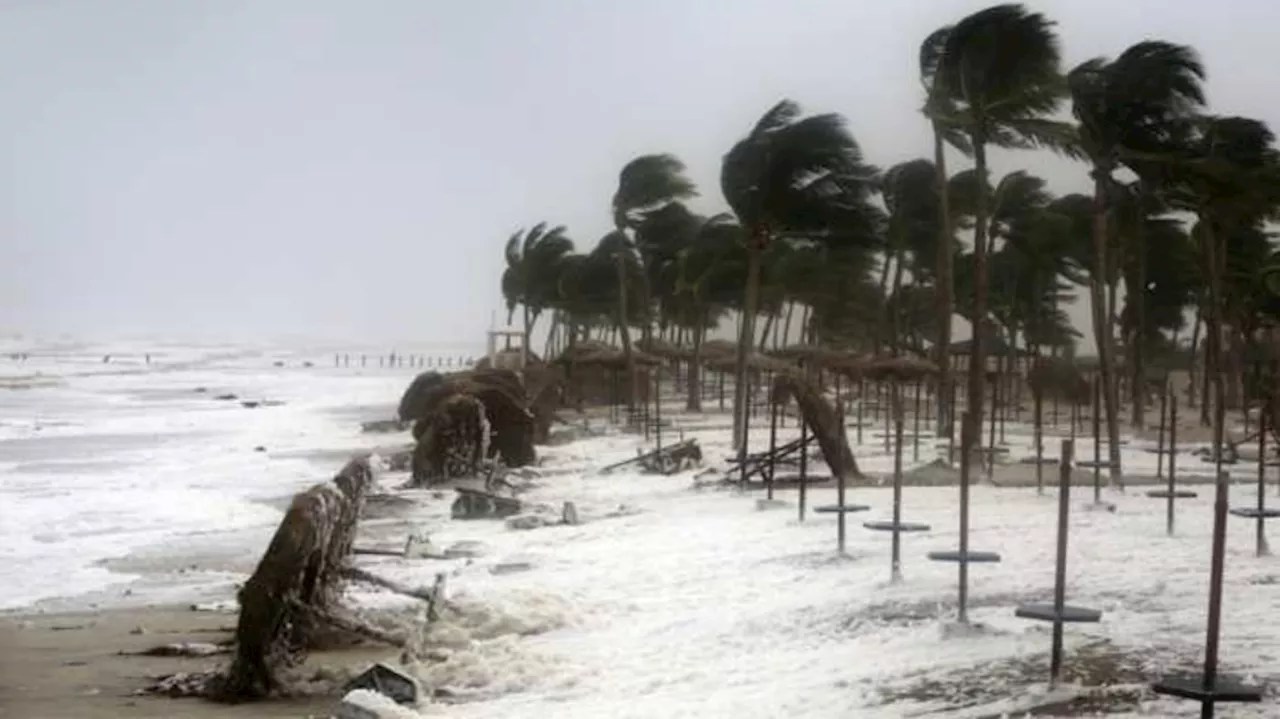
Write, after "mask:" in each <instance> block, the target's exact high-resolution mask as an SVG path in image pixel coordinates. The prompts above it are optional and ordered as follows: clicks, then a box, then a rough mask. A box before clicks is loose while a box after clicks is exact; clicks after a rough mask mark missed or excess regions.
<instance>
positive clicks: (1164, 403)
mask: <svg viewBox="0 0 1280 719" xmlns="http://www.w3.org/2000/svg"><path fill="white" fill-rule="evenodd" d="M1168 404H1169V385H1168V384H1167V383H1166V384H1165V386H1164V392H1163V393H1162V394H1161V395H1160V432H1159V434H1157V435H1156V479H1159V478H1161V477H1163V476H1164V421H1165V412H1166V411H1167V409H1168Z"/></svg>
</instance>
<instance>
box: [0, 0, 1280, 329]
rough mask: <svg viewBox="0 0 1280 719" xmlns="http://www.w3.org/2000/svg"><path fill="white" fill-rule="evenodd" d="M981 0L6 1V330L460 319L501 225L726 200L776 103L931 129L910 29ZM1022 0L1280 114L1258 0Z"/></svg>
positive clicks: (486, 301) (0, 278)
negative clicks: (627, 207) (756, 125)
mask: <svg viewBox="0 0 1280 719" xmlns="http://www.w3.org/2000/svg"><path fill="white" fill-rule="evenodd" d="M987 4H989V3H986V2H965V1H962V0H931V1H926V0H895V1H894V2H866V1H862V2H852V1H850V0H648V1H647V2H643V3H622V2H611V1H607V0H526V1H524V2H520V1H518V0H506V1H498V0H491V1H483V0H475V1H472V2H444V1H433V0H400V1H392V0H381V1H365V2H358V1H356V0H180V1H178V0H27V1H25V2H18V1H16V0H6V1H4V2H0V233H2V238H3V239H0V332H2V331H27V332H35V333H40V334H45V333H51V332H72V333H88V332H92V333H94V334H109V333H137V332H146V333H150V334H163V333H175V332H176V333H181V334H183V335H204V336H209V337H227V336H236V337H244V336H252V337H272V336H280V335H285V334H291V335H308V336H316V337H326V338H339V337H352V338H362V339H375V338H376V339H387V340H390V339H401V340H418V341H440V342H457V341H476V342H478V341H479V340H480V334H481V332H482V330H483V329H484V327H485V326H486V325H487V324H488V322H489V318H490V313H491V312H492V311H494V310H498V309H500V307H501V301H500V297H499V294H498V276H499V273H500V271H501V267H502V260H501V248H502V243H503V240H504V239H505V238H506V236H507V235H508V234H509V233H510V232H511V231H513V230H514V229H516V228H518V227H521V226H524V225H529V224H532V223H534V222H537V221H539V220H543V219H546V220H550V221H552V222H557V223H564V224H567V225H568V226H569V229H570V233H571V235H572V237H573V238H574V239H575V240H576V241H577V243H578V245H579V247H580V248H585V247H589V246H590V245H592V244H594V242H595V241H596V239H598V238H599V236H600V235H601V234H603V233H604V232H605V231H606V230H607V229H608V224H609V214H608V202H609V198H610V195H611V193H612V190H613V185H614V183H615V182H616V179H617V171H618V169H619V168H620V167H621V166H622V164H623V163H624V162H626V161H627V160H629V159H630V158H632V157H634V156H635V155H638V154H642V153H648V152H658V151H663V152H673V153H675V154H677V155H679V156H680V157H681V158H683V159H684V160H685V161H686V162H687V163H688V164H689V166H690V171H691V174H692V176H693V177H694V179H695V180H696V181H697V182H698V184H699V186H700V188H701V189H702V191H703V193H704V197H703V198H702V199H700V200H699V203H698V204H700V205H701V207H702V209H705V210H719V209H721V206H722V201H721V198H720V196H719V189H718V173H719V162H720V157H721V155H722V154H723V152H724V151H725V150H726V149H728V147H729V146H730V145H731V144H732V143H733V142H734V141H735V140H736V139H737V138H738V137H739V136H740V135H741V134H742V133H744V132H745V131H746V130H747V129H748V128H749V126H750V125H751V123H752V122H754V120H755V119H756V118H757V117H758V116H759V114H760V113H761V112H763V111H764V110H765V109H767V108H768V107H769V106H770V105H771V104H773V103H774V102H776V101H777V100H779V99H780V98H782V97H791V98H793V99H795V100H797V101H799V102H800V103H802V105H803V106H804V107H805V108H806V109H807V110H810V111H815V112H816V111H828V110H836V111H839V112H842V113H844V114H845V115H846V116H847V117H848V118H849V120H850V123H851V126H852V129H853V131H854V134H855V135H856V137H857V138H858V140H859V141H860V142H861V143H862V145H863V148H864V150H865V152H866V154H867V156H868V158H869V159H870V160H871V161H873V162H875V163H877V164H880V165H888V164H892V163H894V162H899V161H902V160H906V159H910V158H912V157H916V156H921V155H924V154H926V153H928V152H929V148H930V144H929V137H928V134H927V128H926V126H925V123H924V122H923V120H922V119H921V117H920V116H919V114H918V112H917V108H918V107H919V104H920V91H919V86H918V82H917V78H916V52H917V49H918V47H919V43H920V40H921V39H922V38H923V37H924V36H925V35H926V34H927V33H928V32H929V31H931V30H932V29H934V28H936V27H938V26H939V25H942V24H945V23H947V22H951V21H954V20H956V19H958V18H959V17H961V16H963V15H964V14H966V13H967V12H970V11H972V10H975V9H978V8H980V7H983V6H985V5H987ZM1028 4H1029V5H1031V6H1033V7H1036V8H1038V9H1041V10H1043V11H1044V12H1046V13H1048V14H1049V15H1050V16H1051V17H1053V18H1055V19H1056V20H1058V21H1059V24H1060V27H1059V29H1060V32H1061V34H1062V37H1063V43H1064V51H1065V54H1066V59H1067V61H1068V63H1069V64H1074V63H1075V62H1078V61H1080V60H1083V59H1085V58H1087V57H1090V56H1093V55H1099V54H1106V55H1114V54H1116V53H1117V52H1119V51H1120V50H1122V49H1123V48H1124V47H1126V46H1127V45H1129V44H1131V43H1133V42H1136V41H1138V40H1142V39H1144V38H1160V39H1166V40H1170V41H1174V42H1181V43H1189V44H1192V45H1194V46H1195V47H1197V48H1198V49H1199V50H1200V51H1201V53H1202V55H1203V58H1204V60H1205V62H1206V64H1207V65H1208V68H1209V72H1210V82H1209V89H1210V95H1211V103H1212V106H1213V108H1214V110H1215V111H1217V112H1223V113H1237V114H1248V115H1253V116H1257V117H1261V118H1263V119H1266V120H1269V121H1272V122H1273V123H1274V122H1280V117H1278V116H1280V112H1277V110H1278V109H1280V100H1276V99H1274V95H1273V93H1272V92H1271V90H1272V89H1273V88H1274V87H1275V80H1274V66H1275V65H1276V64H1277V62H1276V61H1277V60H1278V59H1280V49H1278V48H1277V47H1276V45H1277V41H1276V39H1275V28H1276V27H1280V6H1277V5H1275V4H1274V3H1270V2H1264V1H1263V0H1256V1H1254V0H1230V1H1222V2H1217V3H1213V4H1211V5H1209V4H1205V3H1198V2H1184V1H1182V0H1175V1H1170V0H1126V1H1125V2H1116V1H1115V0H1107V1H1105V2H1104V1H1103V0H1063V1H1061V2H1032V3H1028ZM1010 160H1012V163H1013V164H1011V162H1010ZM996 164H997V167H996V169H997V170H998V171H1003V170H1007V169H1011V168H1012V167H1015V166H1024V167H1027V168H1029V169H1031V170H1032V171H1034V172H1036V173H1038V174H1042V175H1043V176H1045V177H1047V178H1049V179H1050V181H1051V183H1052V185H1053V187H1054V189H1055V190H1057V191H1059V192H1063V191H1070V190H1075V189H1083V188H1084V187H1085V181H1086V176H1085V170H1084V167H1083V166H1081V165H1074V164H1072V163H1066V162H1062V161H1058V160H1055V159H1053V158H1050V157H1048V156H1047V155H1043V154H1036V155H1032V154H1025V153H1024V154H1020V155H1017V156H1015V157H1012V158H1010V157H1009V156H1007V155H1002V156H998V157H997V158H996ZM1074 314H1076V316H1078V317H1080V318H1081V319H1083V318H1084V317H1085V316H1086V315H1085V313H1084V312H1083V311H1082V308H1077V310H1076V311H1075V312H1074ZM1090 344H1091V343H1090Z"/></svg>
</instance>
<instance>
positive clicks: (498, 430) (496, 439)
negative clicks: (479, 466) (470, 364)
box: [400, 369, 535, 467]
mask: <svg viewBox="0 0 1280 719" xmlns="http://www.w3.org/2000/svg"><path fill="white" fill-rule="evenodd" d="M455 395H469V396H472V397H475V398H476V399H478V400H479V401H480V402H481V404H483V405H484V409H485V415H486V420H487V421H488V423H489V427H490V430H491V431H492V433H493V442H492V444H491V446H492V447H493V448H494V450H495V451H496V452H497V453H498V454H499V455H501V457H502V461H503V462H504V463H506V465H507V466H508V467H522V466H524V465H526V464H529V463H531V462H533V460H534V459H535V455H534V450H533V437H534V416H533V412H532V411H530V402H529V395H528V392H527V390H526V388H525V386H524V382H523V380H522V379H521V377H520V375H518V374H516V373H515V372H512V371H511V370H505V369H475V370H467V371H464V372H454V373H451V374H440V373H438V372H423V373H422V374H420V375H418V376H417V377H415V378H414V380H413V382H412V383H411V384H410V385H409V388H408V389H406V390H405V393H404V396H403V397H401V399H400V419H401V420H402V421H413V422H416V423H417V424H416V425H415V426H414V437H415V438H417V439H419V440H421V438H422V435H423V432H425V430H426V427H427V423H428V422H429V421H430V419H431V417H432V416H434V415H435V414H436V413H437V412H438V411H439V410H440V408H441V407H442V406H443V405H444V403H445V402H447V401H449V400H450V399H451V398H452V397H454V396H455Z"/></svg>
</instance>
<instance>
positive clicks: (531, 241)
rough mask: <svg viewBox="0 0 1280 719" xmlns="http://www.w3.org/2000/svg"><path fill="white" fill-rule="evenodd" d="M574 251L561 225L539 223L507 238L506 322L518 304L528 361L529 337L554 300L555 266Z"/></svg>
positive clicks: (555, 297)
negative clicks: (520, 306)
mask: <svg viewBox="0 0 1280 719" xmlns="http://www.w3.org/2000/svg"><path fill="white" fill-rule="evenodd" d="M571 252H573V241H572V240H570V239H569V238H568V237H566V236H565V228H564V226H563V225H557V226H556V227H551V228H548V227H547V223H545V222H539V223H538V224H536V225H534V226H533V227H531V228H529V229H528V230H517V231H516V232H514V233H512V235H511V237H509V238H508V239H507V245H506V248H505V251H504V255H505V256H506V260H507V268H506V269H505V270H504V271H503V273H502V294H503V296H504V297H505V298H506V300H507V322H508V323H510V322H511V316H512V315H513V314H514V313H515V308H516V305H517V304H520V305H523V307H524V333H523V335H524V336H523V338H522V339H523V342H522V343H521V346H522V348H523V352H524V359H525V361H526V362H527V361H528V360H529V338H530V334H531V333H532V331H533V325H534V323H535V322H537V321H538V316H539V315H540V314H542V311H543V310H544V309H546V308H548V307H550V306H552V305H553V304H554V303H555V301H556V299H557V287H556V277H557V275H558V271H557V266H558V265H559V263H560V262H561V261H562V260H563V259H564V257H565V256H566V255H568V254H569V253H571Z"/></svg>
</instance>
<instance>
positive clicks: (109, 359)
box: [102, 355, 111, 364]
mask: <svg viewBox="0 0 1280 719" xmlns="http://www.w3.org/2000/svg"><path fill="white" fill-rule="evenodd" d="M110 361H111V355H103V356H102V364H106V363H108V362H110Z"/></svg>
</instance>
